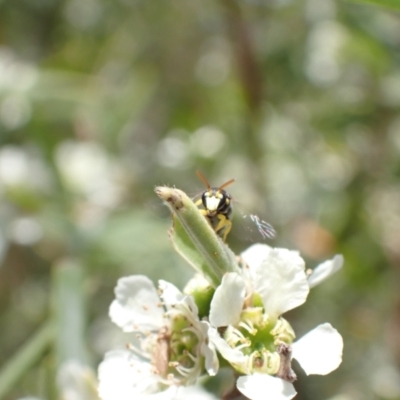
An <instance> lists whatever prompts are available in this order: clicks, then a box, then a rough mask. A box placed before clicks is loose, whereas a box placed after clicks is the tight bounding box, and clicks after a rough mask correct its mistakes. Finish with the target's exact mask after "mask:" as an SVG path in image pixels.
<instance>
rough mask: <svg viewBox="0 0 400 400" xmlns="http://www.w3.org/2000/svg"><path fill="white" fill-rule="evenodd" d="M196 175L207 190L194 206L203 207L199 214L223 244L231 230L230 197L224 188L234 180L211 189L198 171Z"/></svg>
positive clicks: (233, 180)
mask: <svg viewBox="0 0 400 400" xmlns="http://www.w3.org/2000/svg"><path fill="white" fill-rule="evenodd" d="M196 173H197V176H198V177H199V178H200V179H201V180H202V181H203V182H204V184H205V185H206V187H207V190H205V191H204V192H203V193H202V195H201V197H200V199H198V200H197V201H196V203H195V204H196V206H197V207H199V208H200V206H201V205H202V206H203V207H204V208H200V212H201V213H202V214H203V215H204V216H205V217H206V219H207V220H208V222H209V223H210V225H211V226H212V228H213V229H214V231H215V233H216V234H217V235H218V236H220V237H221V238H222V240H223V241H224V242H225V241H226V237H227V236H228V233H229V232H230V230H231V228H232V222H231V221H230V217H231V215H232V196H231V195H230V194H229V193H227V192H226V191H225V190H224V188H225V187H227V186H228V185H230V184H231V183H233V182H235V179H231V180H229V181H228V182H225V183H224V184H223V185H221V186H220V187H219V188H212V187H211V185H210V184H209V183H208V181H207V179H206V178H205V176H204V175H203V174H202V173H201V172H200V171H196Z"/></svg>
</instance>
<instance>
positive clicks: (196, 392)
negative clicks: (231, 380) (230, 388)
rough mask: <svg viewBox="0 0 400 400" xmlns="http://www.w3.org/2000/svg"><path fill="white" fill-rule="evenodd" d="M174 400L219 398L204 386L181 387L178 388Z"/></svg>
mask: <svg viewBox="0 0 400 400" xmlns="http://www.w3.org/2000/svg"><path fill="white" fill-rule="evenodd" d="M174 400H218V398H217V397H215V396H214V395H213V394H212V393H210V392H208V391H206V390H205V389H204V388H203V387H202V386H187V387H183V386H181V387H179V388H178V390H177V392H176V394H175V397H174Z"/></svg>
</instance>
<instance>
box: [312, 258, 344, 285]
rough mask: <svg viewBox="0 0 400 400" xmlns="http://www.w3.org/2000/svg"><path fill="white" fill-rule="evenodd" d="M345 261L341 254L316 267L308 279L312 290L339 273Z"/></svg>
mask: <svg viewBox="0 0 400 400" xmlns="http://www.w3.org/2000/svg"><path fill="white" fill-rule="evenodd" d="M343 261H344V259H343V256H342V255H341V254H337V255H336V256H335V257H333V259H332V260H327V261H325V262H323V263H321V264H319V265H318V266H317V267H315V269H314V271H313V272H312V274H311V275H310V276H309V277H308V284H309V286H310V288H312V287H314V286H317V285H319V284H320V283H321V282H323V281H324V280H325V279H327V278H329V277H330V276H331V275H333V274H334V273H336V272H337V271H339V269H340V268H342V266H343Z"/></svg>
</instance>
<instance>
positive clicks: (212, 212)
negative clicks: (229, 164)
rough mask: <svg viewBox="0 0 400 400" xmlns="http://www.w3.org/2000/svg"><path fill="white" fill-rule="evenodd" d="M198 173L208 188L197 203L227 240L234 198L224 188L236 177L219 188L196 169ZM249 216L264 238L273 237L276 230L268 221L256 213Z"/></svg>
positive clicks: (216, 230) (218, 233)
mask: <svg viewBox="0 0 400 400" xmlns="http://www.w3.org/2000/svg"><path fill="white" fill-rule="evenodd" d="M196 173H197V176H198V177H199V178H200V179H201V180H202V181H203V182H204V184H205V185H206V187H207V190H205V191H204V192H203V193H202V194H201V197H200V198H199V199H198V200H197V201H196V202H195V204H196V206H197V207H199V209H200V212H201V213H202V214H203V215H204V217H205V218H206V219H207V220H208V222H209V223H210V225H211V226H212V228H213V229H214V231H215V232H216V233H217V235H218V236H220V237H221V238H222V240H223V241H224V242H226V238H227V236H228V233H229V232H230V230H231V229H232V221H231V220H230V218H231V216H232V203H233V199H232V196H231V195H230V194H229V193H227V192H226V191H225V190H224V188H226V187H227V186H229V185H231V184H232V183H233V182H235V179H231V180H229V181H227V182H225V183H224V184H222V185H221V186H220V187H219V188H212V187H211V185H210V184H209V183H208V181H207V179H206V178H205V176H204V175H203V174H202V173H201V172H200V171H196ZM201 207H203V208H201ZM243 217H244V218H246V217H247V216H246V215H244V216H243ZM248 217H249V218H250V220H251V221H252V223H253V224H254V225H255V226H256V228H257V230H258V232H259V233H260V235H261V236H262V237H263V238H264V239H266V238H273V237H274V236H275V230H274V228H273V227H272V226H271V225H270V224H269V223H268V222H265V221H263V220H262V219H260V218H259V217H258V216H257V215H255V214H250V215H248Z"/></svg>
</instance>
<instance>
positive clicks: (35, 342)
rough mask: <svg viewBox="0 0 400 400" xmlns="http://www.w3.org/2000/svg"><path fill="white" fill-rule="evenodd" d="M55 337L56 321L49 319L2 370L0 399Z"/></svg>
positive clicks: (0, 373) (0, 372)
mask: <svg viewBox="0 0 400 400" xmlns="http://www.w3.org/2000/svg"><path fill="white" fill-rule="evenodd" d="M53 339H54V323H53V321H52V320H48V321H47V322H46V323H45V324H44V325H43V326H42V327H41V328H40V329H39V331H38V332H36V333H35V334H34V335H33V337H31V338H30V339H29V340H28V342H26V343H25V344H24V345H23V346H22V347H21V348H20V349H19V350H18V351H17V353H16V354H15V355H14V356H13V357H12V358H11V359H10V360H9V361H8V362H7V363H6V364H5V365H4V366H3V367H2V369H1V370H0V399H1V398H3V397H4V396H5V395H6V394H7V393H8V391H9V390H10V389H12V388H13V387H14V386H15V385H16V384H17V383H18V382H19V381H20V380H21V377H22V376H23V375H24V374H25V373H26V372H27V371H28V370H29V369H30V368H31V367H32V366H33V365H34V364H35V363H36V362H37V361H38V360H39V359H40V357H41V356H42V354H43V353H44V351H45V350H46V349H47V348H48V347H49V345H50V344H51V343H52V341H53Z"/></svg>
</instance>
